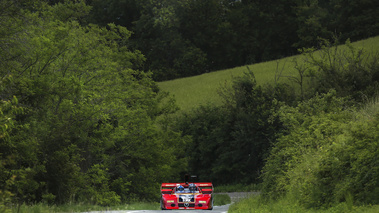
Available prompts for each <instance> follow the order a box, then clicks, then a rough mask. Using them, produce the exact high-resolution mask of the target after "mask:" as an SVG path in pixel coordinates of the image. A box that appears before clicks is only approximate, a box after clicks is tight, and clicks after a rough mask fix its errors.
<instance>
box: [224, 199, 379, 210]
mask: <svg viewBox="0 0 379 213" xmlns="http://www.w3.org/2000/svg"><path fill="white" fill-rule="evenodd" d="M228 212H229V213H350V212H351V213H366V212H367V213H374V212H379V205H374V206H354V205H350V204H348V203H340V204H338V205H336V206H334V207H331V208H327V209H305V208H304V207H302V206H300V205H298V204H296V201H291V200H286V199H282V200H279V201H271V202H264V201H262V200H261V199H260V197H259V196H254V197H251V198H248V199H243V200H241V201H240V202H238V203H235V204H232V205H231V206H230V208H229V211H228Z"/></svg>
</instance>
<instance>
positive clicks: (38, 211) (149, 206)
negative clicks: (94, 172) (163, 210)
mask: <svg viewBox="0 0 379 213" xmlns="http://www.w3.org/2000/svg"><path fill="white" fill-rule="evenodd" d="M159 209H160V208H159V203H133V204H124V205H118V206H112V207H103V206H97V205H89V204H66V205H51V206H49V205H46V204H41V203H40V204H35V205H21V206H20V208H18V206H14V207H13V208H11V209H9V212H12V213H45V212H46V213H49V212H89V211H105V210H159Z"/></svg>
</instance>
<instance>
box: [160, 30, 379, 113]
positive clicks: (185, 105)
mask: <svg viewBox="0 0 379 213" xmlns="http://www.w3.org/2000/svg"><path fill="white" fill-rule="evenodd" d="M352 45H353V46H354V47H356V48H364V49H365V50H366V51H367V52H374V51H378V50H379V36H377V37H373V38H369V39H366V40H362V41H358V42H354V43H352ZM342 48H343V46H342ZM316 54H317V52H316ZM302 57H304V56H303V55H296V56H292V57H287V58H282V59H279V60H274V61H268V62H262V63H257V64H250V65H246V66H241V67H236V68H232V69H225V70H220V71H217V72H211V73H206V74H202V75H198V76H193V77H187V78H180V79H175V80H171V81H164V82H158V86H159V88H160V89H162V90H164V91H167V92H169V93H170V94H171V95H173V96H174V97H175V98H176V101H177V103H178V105H179V107H180V108H181V109H182V110H185V111H186V110H190V109H192V108H194V107H196V106H199V105H201V104H206V103H209V104H216V105H219V104H221V101H222V100H221V98H220V97H219V96H218V89H219V88H220V87H221V86H222V85H225V82H226V84H227V85H229V86H230V85H231V81H232V78H233V77H237V76H241V75H243V73H244V72H246V71H247V70H248V69H250V70H251V71H253V72H254V75H255V78H256V80H257V83H258V84H261V85H262V84H266V83H270V84H273V83H275V81H277V82H289V83H291V82H290V81H289V79H288V78H287V77H284V76H297V71H296V69H295V68H294V63H293V60H297V61H299V62H300V61H302ZM247 67H248V68H247ZM279 74H281V75H282V77H281V78H279V77H278V76H279Z"/></svg>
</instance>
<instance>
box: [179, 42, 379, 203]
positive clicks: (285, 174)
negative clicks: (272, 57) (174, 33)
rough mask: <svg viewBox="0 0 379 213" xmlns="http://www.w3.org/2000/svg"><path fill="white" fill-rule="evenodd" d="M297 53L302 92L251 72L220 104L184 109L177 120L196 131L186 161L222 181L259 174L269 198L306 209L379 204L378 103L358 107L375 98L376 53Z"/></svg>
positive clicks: (329, 49) (348, 49)
mask: <svg viewBox="0 0 379 213" xmlns="http://www.w3.org/2000/svg"><path fill="white" fill-rule="evenodd" d="M300 60H303V61H302V63H301V64H302V66H301V67H300V66H298V65H299V64H300V62H297V63H295V66H298V67H297V69H298V71H299V76H298V77H294V76H292V78H295V79H296V78H303V81H304V82H306V83H304V84H305V85H306V87H305V88H304V90H303V92H295V91H298V89H296V88H298V86H299V85H298V84H293V85H292V86H290V85H285V84H276V85H274V86H269V85H265V86H259V85H257V84H256V82H255V79H254V76H253V74H252V73H251V72H247V73H246V75H245V76H242V77H237V78H235V80H234V82H233V85H232V89H231V90H226V89H224V90H221V92H220V94H221V95H222V97H223V98H224V100H225V102H224V104H223V105H222V106H217V107H216V106H211V105H206V106H201V107H199V108H197V109H195V110H194V111H192V112H188V113H185V114H184V115H183V116H182V117H181V118H180V119H179V120H178V121H177V123H175V124H176V127H177V128H180V129H181V131H182V133H183V134H185V135H190V136H191V137H192V140H193V148H192V151H193V152H192V153H191V155H190V161H189V166H190V168H191V169H192V171H193V172H197V173H198V174H200V177H205V178H206V179H207V178H208V179H211V180H212V181H214V182H215V183H217V184H230V183H245V184H250V183H259V182H261V181H262V182H261V185H262V190H263V197H264V198H268V199H269V200H270V199H274V200H275V199H283V197H285V199H288V200H290V201H294V202H295V203H296V204H294V205H299V206H302V207H304V208H320V207H325V208H328V207H330V206H333V205H335V204H338V203H341V202H347V203H349V204H350V205H354V204H358V205H359V204H378V203H377V190H378V187H379V182H378V178H377V177H376V174H377V171H376V170H377V169H378V168H377V164H378V162H377V157H375V156H376V155H377V152H378V147H379V146H378V144H377V142H378V141H379V140H378V132H379V131H378V129H377V127H378V118H379V117H378V116H379V114H378V113H379V111H378V109H379V108H378V105H377V102H374V103H376V104H374V105H373V106H372V107H371V108H372V109H370V110H367V113H365V114H364V115H363V116H361V115H360V113H359V112H360V109H359V108H361V107H362V106H367V105H369V104H366V103H365V102H366V100H370V99H372V98H375V97H377V96H378V91H379V85H378V79H377V76H378V74H379V69H378V55H377V54H371V55H370V54H367V53H366V52H365V51H364V50H357V49H356V48H353V47H352V46H351V45H350V43H349V42H347V44H346V46H344V47H337V46H334V45H332V46H328V45H326V46H324V47H323V50H321V51H319V52H317V53H314V52H310V51H306V52H305V53H304V57H303V58H300ZM292 78H291V79H292ZM296 82H301V81H300V80H299V79H297V81H296ZM228 88H230V87H228ZM375 108H376V110H375ZM209 170H211V171H212V172H209ZM259 177H260V179H259ZM262 202H263V201H262Z"/></svg>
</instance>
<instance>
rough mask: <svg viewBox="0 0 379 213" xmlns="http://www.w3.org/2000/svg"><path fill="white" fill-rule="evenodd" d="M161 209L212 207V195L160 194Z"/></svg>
mask: <svg viewBox="0 0 379 213" xmlns="http://www.w3.org/2000/svg"><path fill="white" fill-rule="evenodd" d="M161 209H167V210H169V209H209V210H211V209H213V197H212V195H211V194H207V195H204V194H202V195H172V194H166V195H162V199H161Z"/></svg>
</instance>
